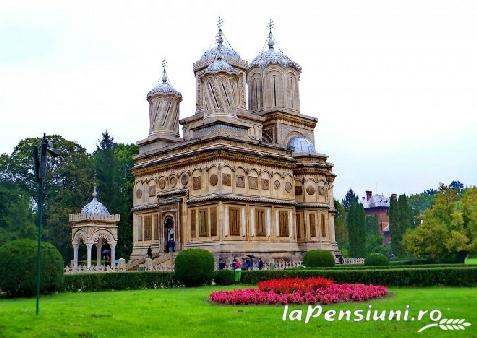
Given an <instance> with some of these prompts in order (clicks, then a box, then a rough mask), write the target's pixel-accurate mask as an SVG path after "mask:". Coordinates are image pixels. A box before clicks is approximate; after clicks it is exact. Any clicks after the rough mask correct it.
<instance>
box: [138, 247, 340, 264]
mask: <svg viewBox="0 0 477 338" xmlns="http://www.w3.org/2000/svg"><path fill="white" fill-rule="evenodd" d="M150 246H151V249H152V253H153V256H157V255H161V254H163V253H164V249H163V248H162V247H160V246H159V244H151V245H150ZM148 248H149V245H143V246H138V245H135V246H134V249H133V252H132V253H131V256H130V260H136V259H143V258H145V257H146V256H147V250H148ZM182 249H183V250H187V249H204V250H208V251H210V252H211V253H212V254H213V255H214V258H215V261H216V262H218V261H219V260H223V261H225V262H226V264H227V263H231V262H232V260H233V259H234V258H245V257H256V258H262V260H263V261H264V262H266V263H267V262H269V263H271V262H277V261H281V262H299V261H302V260H303V256H304V255H305V253H306V252H307V251H310V250H329V251H331V252H333V254H334V255H335V256H338V255H341V252H340V251H339V249H338V246H337V244H336V242H330V241H323V242H282V243H279V242H278V243H264V242H260V241H249V242H246V243H244V242H241V241H226V242H210V241H203V242H202V241H194V242H189V243H187V244H185V245H184V246H183V248H182ZM178 251H180V250H178Z"/></svg>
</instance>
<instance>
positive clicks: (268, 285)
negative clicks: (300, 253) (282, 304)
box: [257, 277, 334, 293]
mask: <svg viewBox="0 0 477 338" xmlns="http://www.w3.org/2000/svg"><path fill="white" fill-rule="evenodd" d="M332 284H334V282H333V281H332V280H331V279H328V278H324V277H311V278H306V279H302V278H298V277H296V278H277V279H270V280H265V281H261V282H258V284H257V286H258V288H259V289H260V290H262V291H274V292H275V293H293V292H295V291H313V290H316V289H319V288H324V287H329V286H330V285H332Z"/></svg>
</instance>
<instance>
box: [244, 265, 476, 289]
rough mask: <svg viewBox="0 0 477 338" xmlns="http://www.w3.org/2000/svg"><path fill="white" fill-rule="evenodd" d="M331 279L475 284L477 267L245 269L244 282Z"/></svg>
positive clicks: (348, 281) (426, 283) (397, 283)
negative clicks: (290, 278)
mask: <svg viewBox="0 0 477 338" xmlns="http://www.w3.org/2000/svg"><path fill="white" fill-rule="evenodd" d="M314 276H323V277H326V278H331V279H333V280H334V281H335V282H337V283H363V284H380V285H385V286H433V285H449V286H475V285H477V267H467V268H463V267H462V268H461V267H459V268H453V267H449V268H434V269H422V268H420V269H418V268H415V269H380V268H379V269H359V270H333V269H320V270H318V269H315V270H304V269H302V270H283V271H278V270H271V271H244V272H242V278H241V282H242V283H243V284H257V283H258V282H259V281H262V280H267V279H272V278H283V277H302V278H306V277H314Z"/></svg>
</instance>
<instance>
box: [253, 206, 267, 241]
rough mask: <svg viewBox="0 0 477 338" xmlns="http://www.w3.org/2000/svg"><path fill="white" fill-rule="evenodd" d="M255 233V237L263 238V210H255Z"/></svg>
mask: <svg viewBox="0 0 477 338" xmlns="http://www.w3.org/2000/svg"><path fill="white" fill-rule="evenodd" d="M255 229H256V230H255V231H256V235H257V236H262V237H263V236H265V235H266V234H265V210H263V209H255Z"/></svg>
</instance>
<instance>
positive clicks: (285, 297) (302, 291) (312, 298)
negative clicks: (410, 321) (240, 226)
mask: <svg viewBox="0 0 477 338" xmlns="http://www.w3.org/2000/svg"><path fill="white" fill-rule="evenodd" d="M258 286H259V288H258V289H239V290H233V291H214V292H212V293H211V294H210V296H209V299H210V300H211V301H212V302H214V303H220V304H234V305H236V304H317V303H321V304H329V303H337V302H351V301H365V300H368V299H373V298H378V297H383V296H385V295H386V294H387V292H388V290H387V289H386V288H385V287H384V286H382V285H365V284H334V283H333V281H331V280H329V279H326V278H323V277H316V278H315V277H314V278H308V279H300V278H293V279H273V280H269V281H263V282H260V283H259V284H258Z"/></svg>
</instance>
